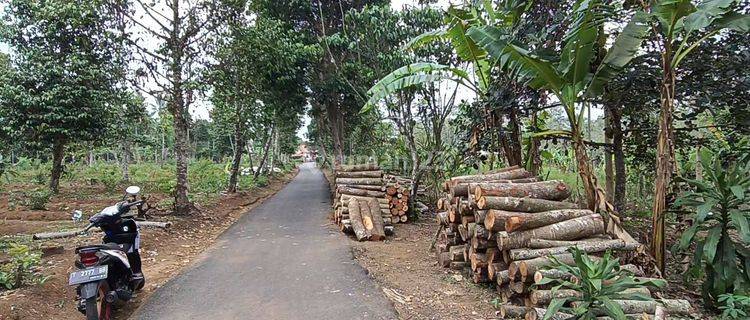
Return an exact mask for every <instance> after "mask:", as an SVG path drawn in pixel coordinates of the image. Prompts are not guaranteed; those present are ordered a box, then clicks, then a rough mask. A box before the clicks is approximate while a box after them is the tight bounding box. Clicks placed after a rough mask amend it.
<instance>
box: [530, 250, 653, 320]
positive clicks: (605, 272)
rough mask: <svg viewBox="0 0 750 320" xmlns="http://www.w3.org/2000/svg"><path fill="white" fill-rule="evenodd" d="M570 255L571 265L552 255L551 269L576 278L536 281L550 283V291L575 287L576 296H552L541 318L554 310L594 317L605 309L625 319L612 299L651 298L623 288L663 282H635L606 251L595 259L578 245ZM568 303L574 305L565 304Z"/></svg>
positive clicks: (589, 317) (545, 317) (608, 313)
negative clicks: (559, 297)
mask: <svg viewBox="0 0 750 320" xmlns="http://www.w3.org/2000/svg"><path fill="white" fill-rule="evenodd" d="M569 251H570V252H571V253H572V254H573V259H574V261H575V263H576V265H575V266H569V265H566V264H563V263H561V262H560V261H558V260H557V259H556V258H555V257H550V260H552V266H551V268H554V269H558V270H560V271H564V272H567V273H570V274H571V275H572V276H573V278H575V279H577V281H575V282H573V281H569V280H565V279H549V278H544V279H542V281H541V282H540V283H539V285H543V284H553V285H554V287H553V288H552V290H553V291H557V290H559V289H568V290H575V291H577V292H579V293H580V295H578V296H577V297H568V298H562V299H553V300H552V302H550V305H549V307H547V314H545V315H544V319H545V320H546V319H551V318H552V316H554V315H555V314H556V313H558V312H561V311H562V312H565V313H570V314H572V315H574V316H575V319H596V317H597V316H596V315H597V314H600V313H602V311H603V312H605V313H606V314H607V315H608V316H609V317H611V318H612V319H616V320H623V319H626V317H625V314H624V312H623V311H622V307H620V305H618V304H617V303H615V302H613V300H651V297H648V296H643V295H640V294H635V293H629V292H627V291H626V290H628V289H635V288H643V287H646V286H653V287H662V286H664V285H665V284H666V282H664V281H636V280H635V278H634V277H633V275H632V274H631V273H630V272H628V271H626V270H622V269H620V261H619V259H617V258H613V257H612V255H611V253H610V252H609V251H607V252H606V253H605V254H604V256H603V257H602V258H601V260H598V261H595V260H593V259H591V258H590V257H589V256H588V255H587V254H585V253H584V252H582V251H581V250H579V249H578V248H575V247H573V248H571V249H570V250H569ZM568 303H571V304H573V305H574V307H565V305H566V304H568Z"/></svg>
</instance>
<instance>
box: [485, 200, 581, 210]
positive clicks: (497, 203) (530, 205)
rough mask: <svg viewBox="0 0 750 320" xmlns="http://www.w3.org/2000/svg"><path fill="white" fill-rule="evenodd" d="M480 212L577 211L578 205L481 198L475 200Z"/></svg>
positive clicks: (560, 202) (547, 201) (558, 202)
mask: <svg viewBox="0 0 750 320" xmlns="http://www.w3.org/2000/svg"><path fill="white" fill-rule="evenodd" d="M477 207H478V208H479V209H481V210H490V209H494V210H507V211H517V212H542V211H550V210H557V209H577V208H578V205H577V204H575V203H570V202H563V201H551V200H544V199H532V198H515V197H482V198H479V199H478V200H477Z"/></svg>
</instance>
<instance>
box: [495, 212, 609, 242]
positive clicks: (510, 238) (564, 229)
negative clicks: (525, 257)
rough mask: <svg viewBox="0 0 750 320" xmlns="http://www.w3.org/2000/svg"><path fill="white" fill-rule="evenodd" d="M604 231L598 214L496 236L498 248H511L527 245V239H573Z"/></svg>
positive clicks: (602, 221)
mask: <svg viewBox="0 0 750 320" xmlns="http://www.w3.org/2000/svg"><path fill="white" fill-rule="evenodd" d="M602 233H604V220H603V219H602V216H600V215H598V214H592V215H589V216H585V217H579V218H575V219H570V220H566V221H562V222H558V223H555V224H551V225H548V226H544V227H540V228H536V229H531V230H525V231H518V232H513V233H508V234H507V235H504V236H502V237H497V243H498V247H499V248H500V250H511V249H518V248H524V247H527V246H528V243H529V240H531V239H533V238H536V239H547V240H575V239H581V238H586V237H590V236H592V235H597V234H602Z"/></svg>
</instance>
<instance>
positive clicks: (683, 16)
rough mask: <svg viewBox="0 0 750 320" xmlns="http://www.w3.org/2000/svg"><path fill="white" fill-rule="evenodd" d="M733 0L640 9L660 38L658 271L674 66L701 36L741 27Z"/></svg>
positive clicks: (744, 24)
mask: <svg viewBox="0 0 750 320" xmlns="http://www.w3.org/2000/svg"><path fill="white" fill-rule="evenodd" d="M739 3H740V1H737V0H709V1H703V2H701V3H699V4H697V5H696V4H694V3H693V1H689V0H655V1H649V2H645V3H644V5H645V7H644V10H645V11H647V12H649V14H650V15H651V17H653V18H652V21H653V22H654V25H653V30H654V32H655V33H656V36H658V37H659V38H660V42H661V51H662V52H661V53H662V54H661V57H662V82H661V110H660V114H659V134H658V140H657V150H656V152H657V154H656V182H655V190H654V204H653V212H652V213H653V215H652V223H653V230H652V237H651V239H652V242H651V253H652V254H653V256H654V258H655V259H656V264H657V266H658V267H659V269H661V271H662V273H663V272H664V267H665V251H666V242H665V240H664V225H665V221H664V220H665V219H664V218H665V213H666V210H667V203H666V195H667V189H668V188H669V185H670V184H671V182H672V174H673V172H674V169H675V166H674V163H675V156H674V127H673V113H674V109H675V106H674V96H675V85H676V83H675V82H676V81H675V80H676V77H675V75H676V72H677V71H678V69H679V66H680V62H682V61H683V60H684V59H685V57H686V56H687V55H688V54H690V52H691V51H692V50H693V49H695V48H696V47H698V45H700V44H701V42H703V41H704V40H706V39H709V38H711V37H715V36H719V33H720V32H721V31H722V30H727V29H728V30H734V31H739V32H742V33H747V32H748V30H750V17H749V16H748V15H744V14H740V13H738V12H737V11H736V10H735V7H736V6H737V5H738V4H739Z"/></svg>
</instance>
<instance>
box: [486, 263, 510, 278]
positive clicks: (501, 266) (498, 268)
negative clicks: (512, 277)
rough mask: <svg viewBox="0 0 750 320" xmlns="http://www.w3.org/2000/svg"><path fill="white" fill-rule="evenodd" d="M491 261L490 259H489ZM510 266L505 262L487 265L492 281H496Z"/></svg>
mask: <svg viewBox="0 0 750 320" xmlns="http://www.w3.org/2000/svg"><path fill="white" fill-rule="evenodd" d="M487 259H489V258H487ZM507 268H508V265H507V264H505V262H495V263H490V264H488V265H487V273H488V274H489V275H490V280H495V281H497V280H496V279H495V277H496V276H497V274H498V273H500V272H502V271H507Z"/></svg>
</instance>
